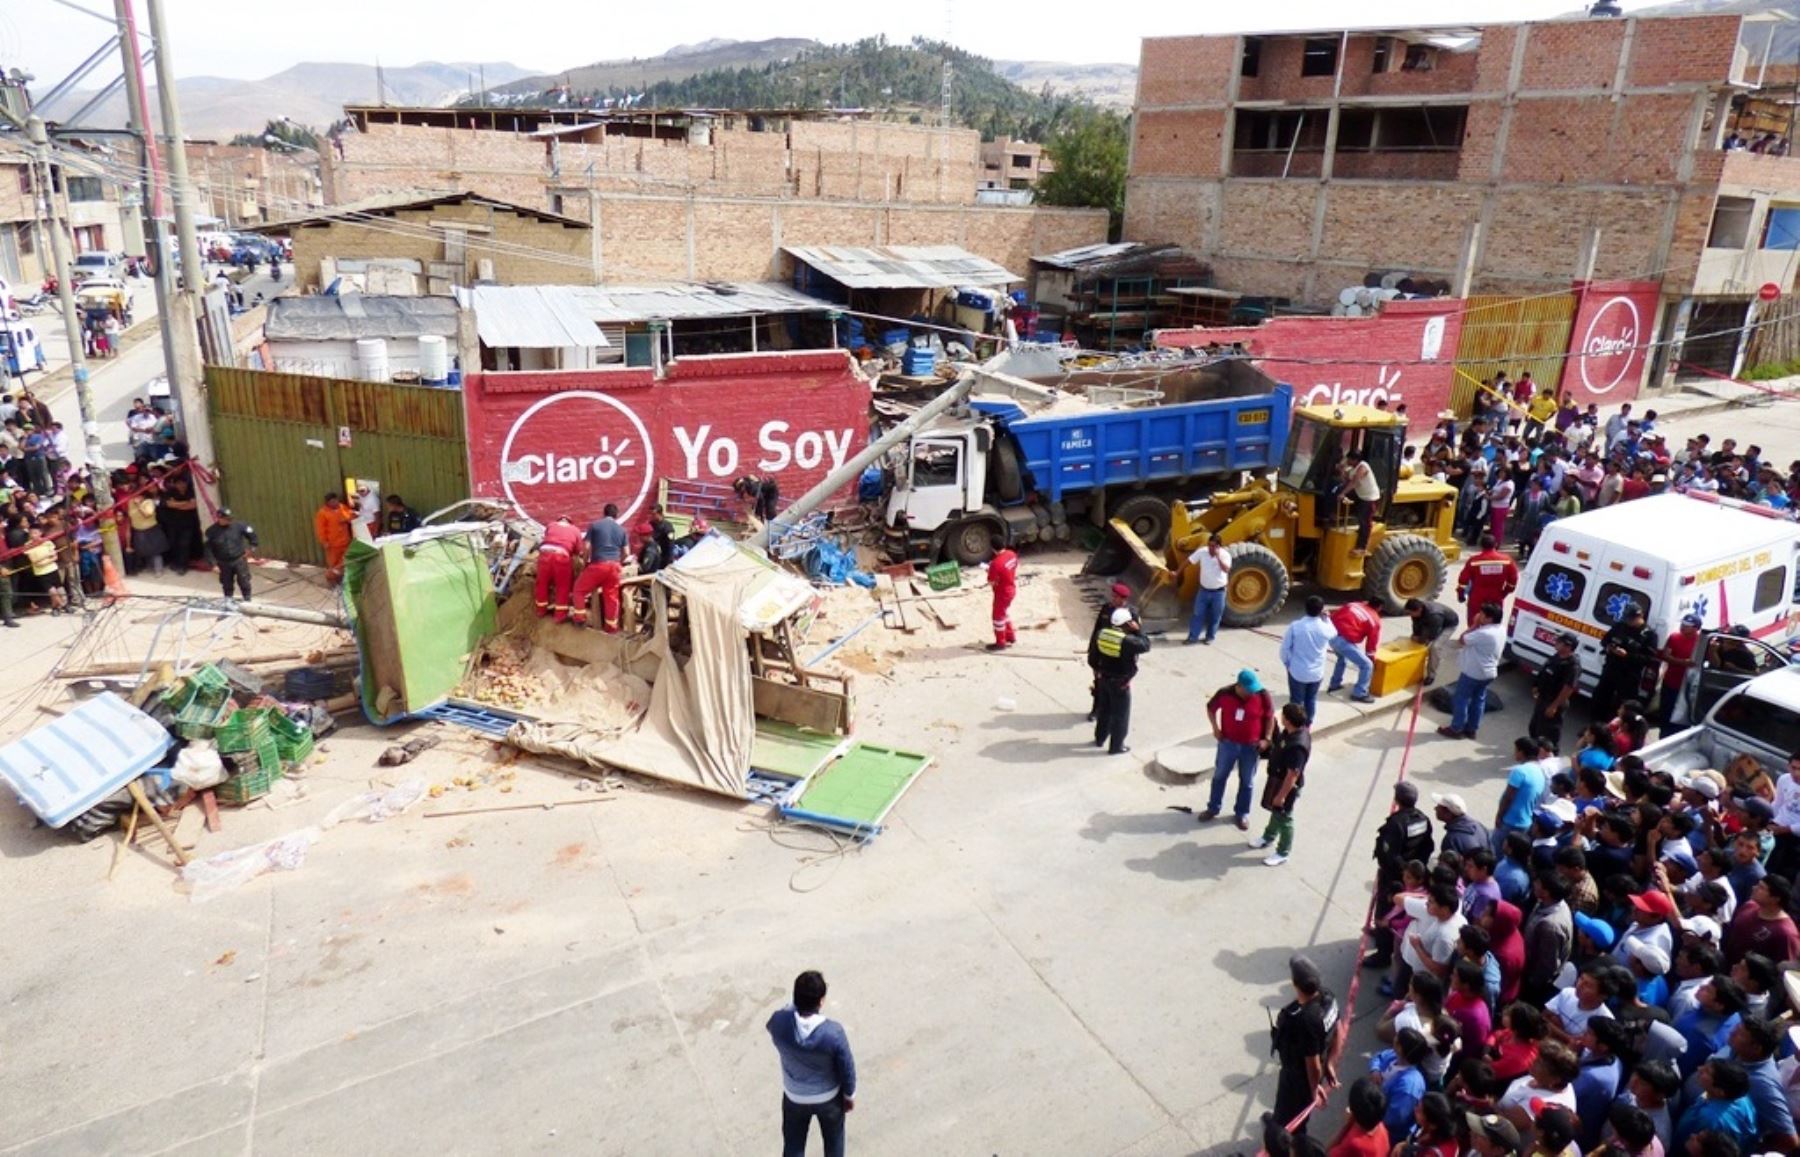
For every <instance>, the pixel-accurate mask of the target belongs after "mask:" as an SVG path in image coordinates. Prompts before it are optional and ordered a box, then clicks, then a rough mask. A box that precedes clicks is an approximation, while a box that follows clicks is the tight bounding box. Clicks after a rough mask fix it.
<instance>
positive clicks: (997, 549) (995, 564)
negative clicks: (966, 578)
mask: <svg viewBox="0 0 1800 1157" xmlns="http://www.w3.org/2000/svg"><path fill="white" fill-rule="evenodd" d="M993 545H994V557H993V558H992V559H990V560H988V572H987V573H988V586H989V587H991V588H992V589H993V592H994V641H993V642H991V643H989V644H988V648H987V649H988V650H990V651H1004V650H1006V649H1007V648H1008V647H1010V646H1012V645H1013V644H1014V643H1016V642H1018V641H1019V634H1018V632H1017V631H1015V630H1013V625H1012V617H1011V615H1010V614H1009V612H1010V611H1011V610H1012V601H1013V596H1014V595H1016V594H1018V593H1019V552H1018V551H1016V550H1014V549H1012V548H1011V547H1009V546H1007V545H1006V543H1005V541H1004V540H1002V539H1000V538H995V539H994V540H993Z"/></svg>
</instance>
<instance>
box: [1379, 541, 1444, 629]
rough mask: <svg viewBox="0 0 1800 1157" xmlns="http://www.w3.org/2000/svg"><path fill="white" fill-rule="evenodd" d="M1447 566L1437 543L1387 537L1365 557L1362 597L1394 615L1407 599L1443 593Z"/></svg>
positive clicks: (1401, 609)
mask: <svg viewBox="0 0 1800 1157" xmlns="http://www.w3.org/2000/svg"><path fill="white" fill-rule="evenodd" d="M1448 571H1449V564H1448V563H1447V562H1445V561H1444V552H1443V551H1442V550H1440V549H1438V545H1437V543H1435V542H1433V541H1431V540H1430V539H1429V538H1426V537H1424V536H1423V535H1417V534H1390V535H1388V536H1387V537H1385V538H1383V539H1382V540H1381V545H1380V546H1377V547H1376V548H1375V549H1374V550H1373V551H1371V552H1370V553H1369V561H1368V563H1367V564H1366V565H1365V566H1364V567H1363V593H1364V594H1365V595H1366V596H1368V597H1369V598H1371V599H1380V600H1381V605H1382V610H1383V611H1385V612H1386V613H1387V614H1390V615H1398V614H1401V613H1402V612H1404V611H1405V610H1406V600H1407V599H1434V598H1436V597H1437V596H1438V592H1439V591H1441V590H1443V589H1444V578H1445V575H1446V574H1447V573H1448Z"/></svg>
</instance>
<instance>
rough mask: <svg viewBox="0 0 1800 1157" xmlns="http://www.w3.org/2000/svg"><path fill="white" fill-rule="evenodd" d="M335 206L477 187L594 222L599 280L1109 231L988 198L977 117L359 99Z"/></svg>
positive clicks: (1068, 242) (1034, 241) (1066, 212)
mask: <svg viewBox="0 0 1800 1157" xmlns="http://www.w3.org/2000/svg"><path fill="white" fill-rule="evenodd" d="M346 113H347V119H348V122H349V124H350V126H351V127H350V128H349V129H348V130H346V131H344V132H342V133H340V134H338V135H337V136H335V137H334V138H333V139H332V144H331V146H330V147H329V148H328V149H327V150H326V151H325V155H324V157H323V158H322V164H321V175H322V178H323V182H324V190H325V198H326V202H327V203H328V204H341V203H345V202H350V201H354V200H356V199H358V198H363V197H368V196H372V195H377V194H383V193H386V192H388V191H391V190H393V189H395V188H428V189H442V190H464V189H468V190H473V191H475V192H477V193H480V194H482V195H484V196H488V197H493V198H496V199H498V200H501V201H506V202H510V203H512V204H515V205H521V206H533V207H539V208H543V209H545V210H548V211H549V212H551V213H558V214H562V215H564V216H567V217H571V218H575V219H577V220H581V221H585V222H588V223H589V224H590V225H591V226H592V227H593V231H594V252H595V265H596V271H597V273H596V276H597V279H598V280H602V281H615V282H644V281H669V280H683V281H769V280H775V279H779V278H780V277H781V276H782V268H781V257H780V254H781V250H782V248H783V247H784V246H788V245H849V246H884V245H960V246H962V247H963V248H966V249H968V250H970V251H971V252H974V253H977V254H979V255H981V256H982V257H985V258H987V259H988V260H990V261H994V262H996V263H998V264H1001V265H1004V266H1007V267H1009V268H1015V269H1022V268H1024V267H1025V264H1026V262H1027V261H1029V259H1030V257H1031V255H1032V254H1033V253H1047V252H1053V251H1055V250H1059V249H1067V248H1070V247H1072V246H1076V245H1085V244H1091V243H1094V242H1097V241H1103V240H1105V237H1106V224H1107V222H1106V213H1105V212H1104V211H1103V210H1098V209H1061V208H1045V207H1040V206H1032V205H1024V206H1019V205H997V206H990V205H982V204H978V203H977V201H976V198H977V195H978V192H979V186H980V184H981V172H982V168H981V138H980V135H979V134H978V133H975V132H973V131H970V130H966V129H942V128H938V127H933V126H920V125H907V124H891V123H886V122H881V121H876V120H872V119H866V118H859V117H851V116H842V115H834V116H833V117H832V118H830V119H822V118H821V117H820V114H816V113H805V112H797V111H792V110H761V111H695V110H629V111H627V112H616V111H615V112H606V111H600V110H593V109H554V110H523V109H395V108H380V107H364V106H353V107H350V108H348V109H346Z"/></svg>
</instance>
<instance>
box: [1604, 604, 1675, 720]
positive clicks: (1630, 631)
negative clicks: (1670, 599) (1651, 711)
mask: <svg viewBox="0 0 1800 1157" xmlns="http://www.w3.org/2000/svg"><path fill="white" fill-rule="evenodd" d="M1600 655H1601V664H1600V683H1599V685H1598V686H1597V687H1595V688H1594V718H1595V719H1599V720H1609V719H1611V718H1612V717H1613V712H1615V711H1617V710H1618V709H1619V704H1621V703H1623V702H1625V700H1627V699H1637V698H1639V697H1640V696H1641V695H1642V694H1643V685H1644V675H1645V674H1646V673H1647V672H1650V671H1654V670H1655V669H1656V667H1657V664H1658V663H1659V662H1660V659H1658V657H1657V656H1658V649H1657V646H1656V632H1655V631H1653V630H1651V629H1650V628H1649V627H1647V626H1645V625H1644V608H1643V607H1640V606H1638V605H1637V604H1636V603H1632V604H1631V606H1630V607H1628V608H1627V609H1626V611H1625V613H1624V614H1623V615H1622V616H1620V617H1619V620H1618V621H1617V622H1615V623H1614V624H1613V625H1612V627H1611V628H1610V629H1608V630H1607V632H1606V634H1604V635H1602V636H1601V637H1600Z"/></svg>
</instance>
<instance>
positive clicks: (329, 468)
mask: <svg viewBox="0 0 1800 1157" xmlns="http://www.w3.org/2000/svg"><path fill="white" fill-rule="evenodd" d="M206 384H207V397H208V400H209V402H210V404H211V409H212V416H213V442H214V445H215V447H216V449H217V452H218V457H219V466H220V474H221V479H220V485H221V486H222V487H223V488H224V491H225V500H226V502H227V503H229V504H230V506H231V508H232V509H233V510H234V511H235V512H236V513H237V514H238V515H239V517H241V518H243V519H244V520H246V521H248V522H250V523H251V524H252V525H254V526H255V527H256V530H257V535H258V537H259V538H260V539H261V542H262V551H263V553H265V554H267V555H270V556H271V557H274V558H285V559H290V560H292V561H296V562H314V563H320V562H323V561H324V557H325V556H324V553H323V552H322V551H321V550H320V548H319V544H318V542H317V541H316V540H315V539H314V538H313V531H312V518H313V512H314V511H315V510H317V509H318V507H319V502H320V500H321V499H322V498H323V497H324V496H325V494H326V493H327V492H329V491H337V490H342V489H343V486H344V479H345V478H368V479H373V480H375V481H377V482H379V483H380V484H381V491H382V493H383V494H384V495H388V494H399V495H400V496H401V497H402V498H404V499H405V500H406V502H407V505H409V506H411V507H413V508H414V509H415V510H417V511H418V512H419V513H420V514H427V513H430V512H431V511H433V510H436V509H438V508H439V507H443V506H448V505H449V504H450V503H452V502H457V501H460V500H461V499H464V498H467V497H468V496H469V466H468V444H467V439H466V437H465V436H464V433H463V404H462V403H463V399H462V391H460V390H439V389H430V388H427V387H422V386H397V385H394V384H392V383H388V382H358V381H350V380H345V379H337V378H317V377H308V376H305V375H301V374H271V373H263V372H261V371H257V370H239V369H228V368H224V367H219V366H208V367H207V370H206ZM345 427H347V428H348V430H349V433H350V445H348V446H341V445H339V440H338V434H339V430H340V428H345Z"/></svg>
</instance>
